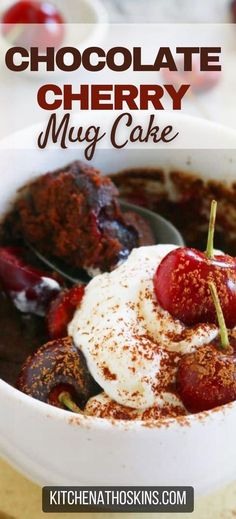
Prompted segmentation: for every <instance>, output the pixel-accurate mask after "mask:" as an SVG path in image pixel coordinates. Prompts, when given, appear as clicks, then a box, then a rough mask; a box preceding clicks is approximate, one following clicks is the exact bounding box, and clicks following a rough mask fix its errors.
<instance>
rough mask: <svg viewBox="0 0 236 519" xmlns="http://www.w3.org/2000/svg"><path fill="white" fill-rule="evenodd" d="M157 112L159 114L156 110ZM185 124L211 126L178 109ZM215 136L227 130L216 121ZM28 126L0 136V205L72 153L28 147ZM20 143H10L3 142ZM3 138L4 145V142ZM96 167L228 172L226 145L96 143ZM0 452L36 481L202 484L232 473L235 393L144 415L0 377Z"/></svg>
mask: <svg viewBox="0 0 236 519" xmlns="http://www.w3.org/2000/svg"><path fill="white" fill-rule="evenodd" d="M162 117H163V118H165V115H163V116H162ZM181 121H182V124H183V125H185V124H186V125H187V127H188V128H190V130H191V131H192V132H193V133H194V132H196V128H197V131H201V130H202V131H207V132H208V133H209V135H210V134H211V133H212V132H213V133H215V132H216V129H217V131H218V132H219V127H216V126H215V125H214V124H211V123H207V122H206V121H201V120H197V119H194V118H186V117H183V116H182V118H181ZM221 132H222V138H224V139H226V141H227V135H230V136H231V137H229V142H230V139H232V140H233V137H234V139H235V142H236V135H235V134H234V132H229V130H228V129H224V128H223V127H222V128H221ZM32 133H34V129H32V128H29V129H27V130H26V131H23V132H20V133H19V134H17V136H15V137H14V139H10V140H9V139H8V141H7V140H5V142H4V146H3V144H2V143H1V145H0V163H1V173H2V174H1V176H0V193H1V195H0V212H1V213H2V212H3V211H4V210H5V209H6V207H7V206H8V203H9V200H10V199H11V197H12V196H14V193H15V189H16V188H17V187H19V186H20V185H22V184H23V183H24V182H25V181H26V180H29V179H30V178H32V176H33V175H37V174H39V173H44V172H45V171H46V170H53V169H54V168H56V167H58V166H60V165H61V166H62V165H63V164H65V163H68V162H69V161H70V160H74V159H75V158H78V157H81V154H80V153H79V152H78V151H77V150H75V149H73V150H70V151H69V150H66V151H65V150H56V151H53V150H47V151H46V150H44V151H43V152H42V151H40V150H30V149H27V148H29V147H30V143H31V139H32ZM16 138H17V142H18V144H19V143H20V142H24V143H25V148H26V149H25V150H16V149H15V150H13V149H11V146H10V143H11V142H14V141H15V142H16V140H15V139H16ZM7 142H8V149H3V148H4V147H5V148H6V146H7ZM94 163H95V165H96V166H100V167H101V168H102V169H103V170H104V171H105V172H106V173H107V172H111V171H117V170H118V169H119V168H122V167H134V166H135V165H136V166H154V165H156V166H159V165H160V166H163V165H164V166H165V167H166V169H168V167H173V166H174V165H175V166H176V167H178V168H181V169H182V170H187V171H195V172H199V174H201V176H203V177H204V178H214V177H215V178H218V179H222V180H223V179H224V180H226V181H229V182H230V181H231V182H232V181H235V175H236V150H225V151H223V150H221V151H220V150H218V151H217V150H213V151H208V150H205V151H203V152H199V151H197V150H192V151H191V150H170V149H168V150H165V149H164V150H159V151H158V152H156V151H155V150H146V151H140V150H135V151H132V150H127V151H125V150H123V151H122V152H121V151H116V150H106V151H105V150H98V151H97V154H96V160H95V161H94ZM5 172H6V173H5ZM0 408H1V413H0V442H1V453H2V455H3V456H4V457H5V458H6V459H7V460H8V461H9V462H10V463H12V464H13V465H14V466H15V467H16V468H18V469H19V470H20V471H21V472H23V473H24V474H25V475H26V476H28V477H29V478H30V479H32V480H34V481H35V482H38V483H39V484H41V485H45V484H53V485H59V484H60V485H107V484H109V485H193V486H194V488H195V490H196V492H197V493H199V494H200V493H207V492H209V491H211V490H212V489H214V488H216V487H219V486H222V485H224V484H226V483H228V482H229V481H230V480H232V479H234V477H235V474H236V460H235V455H234V450H235V437H236V402H235V403H232V404H229V405H226V406H223V407H221V408H219V409H217V410H213V411H210V412H206V413H200V414H197V415H192V416H189V417H188V418H187V419H186V420H185V419H176V420H163V421H159V422H152V423H149V424H148V423H147V424H145V423H140V422H136V421H134V422H130V423H128V422H123V421H120V422H119V421H117V422H114V421H110V420H107V419H98V418H94V417H83V416H78V415H75V414H73V413H70V412H67V411H63V410H61V409H57V408H54V407H51V406H49V405H47V404H44V403H41V402H39V401H37V400H34V399H32V398H31V397H29V396H26V395H24V394H23V393H21V392H19V391H18V390H16V389H15V388H13V387H11V386H10V385H8V384H7V383H5V382H4V381H1V382H0Z"/></svg>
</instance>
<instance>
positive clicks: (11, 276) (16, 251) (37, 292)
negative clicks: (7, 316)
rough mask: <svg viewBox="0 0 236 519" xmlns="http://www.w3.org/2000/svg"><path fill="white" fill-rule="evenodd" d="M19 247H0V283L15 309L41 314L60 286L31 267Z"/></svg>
mask: <svg viewBox="0 0 236 519" xmlns="http://www.w3.org/2000/svg"><path fill="white" fill-rule="evenodd" d="M23 254H24V249H23V248H21V247H0V282H1V285H2V287H3V289H4V291H5V292H6V294H7V295H8V296H9V297H10V298H11V300H12V301H13V303H14V304H15V306H16V307H17V308H18V310H20V311H22V312H24V313H33V314H37V315H44V314H45V312H46V310H47V308H48V305H49V303H50V301H52V299H54V298H55V297H56V295H57V294H58V292H59V291H60V285H59V283H58V282H57V281H55V279H53V278H52V277H51V276H50V275H49V274H47V273H45V272H43V271H41V270H39V269H36V268H33V267H31V266H30V265H28V264H27V263H26V262H25V261H24V259H23Z"/></svg>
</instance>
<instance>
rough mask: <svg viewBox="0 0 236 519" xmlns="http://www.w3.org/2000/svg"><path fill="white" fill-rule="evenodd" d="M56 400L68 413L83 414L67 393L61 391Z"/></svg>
mask: <svg viewBox="0 0 236 519" xmlns="http://www.w3.org/2000/svg"><path fill="white" fill-rule="evenodd" d="M58 400H59V402H60V403H61V404H63V405H64V406H65V407H67V408H68V409H69V410H70V411H72V412H73V413H79V414H83V413H82V411H81V409H80V408H79V407H78V406H77V404H76V403H75V402H74V401H73V400H72V398H71V395H70V393H69V392H68V391H62V392H61V393H60V394H59V396H58Z"/></svg>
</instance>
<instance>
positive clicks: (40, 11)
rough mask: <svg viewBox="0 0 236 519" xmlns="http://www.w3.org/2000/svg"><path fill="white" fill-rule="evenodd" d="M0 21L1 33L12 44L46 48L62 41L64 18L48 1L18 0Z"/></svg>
mask: <svg viewBox="0 0 236 519" xmlns="http://www.w3.org/2000/svg"><path fill="white" fill-rule="evenodd" d="M1 22H2V24H4V25H5V27H4V25H3V27H2V31H3V34H4V36H5V38H6V39H7V40H8V41H9V42H10V43H12V44H18V45H21V46H22V45H23V46H26V47H29V46H31V47H32V46H35V47H40V48H46V47H59V46H60V45H61V44H62V42H63V38H64V27H63V23H64V20H63V17H62V15H61V14H60V12H59V11H58V9H57V8H56V7H55V6H54V5H53V4H51V3H50V2H40V1H35V0H20V1H18V2H16V3H14V4H13V5H11V6H10V7H9V8H8V9H7V10H6V11H5V13H4V14H3V16H2V20H1ZM32 24H34V25H35V26H34V27H32ZM36 24H37V25H36ZM26 25H29V27H26Z"/></svg>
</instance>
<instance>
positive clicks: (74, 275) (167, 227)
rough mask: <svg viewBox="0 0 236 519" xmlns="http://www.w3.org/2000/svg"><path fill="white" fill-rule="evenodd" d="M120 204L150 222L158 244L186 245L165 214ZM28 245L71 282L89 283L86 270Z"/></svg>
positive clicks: (128, 204)
mask: <svg viewBox="0 0 236 519" xmlns="http://www.w3.org/2000/svg"><path fill="white" fill-rule="evenodd" d="M120 205H121V209H122V210H123V211H124V212H125V211H132V212H134V213H137V214H139V215H140V216H142V217H143V218H144V219H145V220H146V221H147V222H148V224H149V226H150V228H151V230H152V233H153V236H154V239H155V243H156V244H164V243H171V244H173V245H179V246H180V247H182V246H184V240H183V238H182V236H181V234H180V233H179V231H178V230H177V229H176V227H175V226H174V225H173V224H172V223H170V222H169V221H168V220H166V219H165V218H163V216H160V215H159V214H156V213H153V212H152V211H149V210H148V209H144V208H143V207H139V206H137V205H134V204H130V203H128V202H124V201H121V202H120ZM27 246H28V247H29V248H30V249H31V250H32V252H33V253H34V254H35V255H36V256H37V258H38V259H39V260H40V261H42V263H44V264H45V265H47V267H49V268H50V269H51V270H54V271H55V272H58V274H60V275H61V276H62V277H63V278H64V279H67V280H68V281H70V282H71V283H73V284H76V283H83V284H87V283H88V282H89V281H90V280H91V277H90V276H89V275H88V274H87V273H86V271H85V270H83V269H78V268H73V267H70V266H68V265H67V264H66V263H64V262H63V261H62V260H60V259H58V258H54V257H52V258H50V257H46V256H44V255H43V254H42V253H41V252H39V251H38V250H37V249H36V248H35V247H34V245H31V243H28V242H27Z"/></svg>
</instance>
